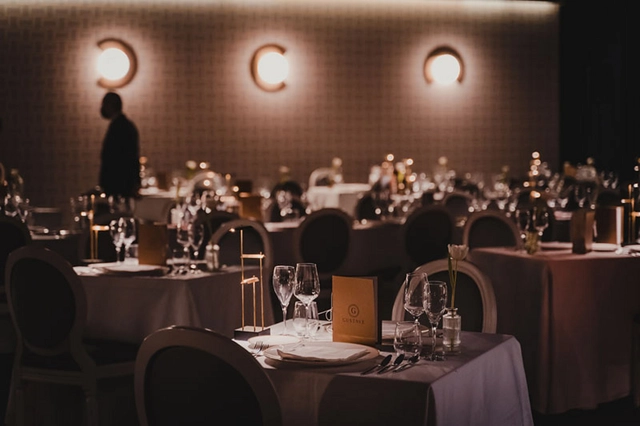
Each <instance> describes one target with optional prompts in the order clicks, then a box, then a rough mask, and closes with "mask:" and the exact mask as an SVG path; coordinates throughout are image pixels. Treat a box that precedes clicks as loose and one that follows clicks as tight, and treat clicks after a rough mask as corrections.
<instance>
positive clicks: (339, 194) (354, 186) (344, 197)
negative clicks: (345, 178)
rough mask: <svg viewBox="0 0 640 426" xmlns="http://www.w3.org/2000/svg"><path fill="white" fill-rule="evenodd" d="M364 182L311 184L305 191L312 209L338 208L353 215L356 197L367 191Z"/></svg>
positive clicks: (368, 188) (368, 187) (366, 185)
mask: <svg viewBox="0 0 640 426" xmlns="http://www.w3.org/2000/svg"><path fill="white" fill-rule="evenodd" d="M370 189H371V186H370V185H369V184H366V183H338V184H335V185H333V186H312V187H310V188H309V189H308V190H307V192H306V197H307V201H308V202H309V206H310V207H311V209H312V210H320V209H322V208H328V207H331V208H338V209H342V210H344V211H345V212H347V213H349V214H350V215H352V216H353V217H355V213H356V205H357V204H358V198H359V197H360V196H361V195H362V194H364V193H365V192H367V191H369V190H370Z"/></svg>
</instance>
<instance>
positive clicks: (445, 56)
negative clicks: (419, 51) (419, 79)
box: [424, 46, 464, 85]
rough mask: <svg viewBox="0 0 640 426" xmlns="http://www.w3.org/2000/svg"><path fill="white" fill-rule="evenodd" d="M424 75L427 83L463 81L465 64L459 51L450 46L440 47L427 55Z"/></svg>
mask: <svg viewBox="0 0 640 426" xmlns="http://www.w3.org/2000/svg"><path fill="white" fill-rule="evenodd" d="M424 77H425V78H426V79H427V83H438V84H443V85H445V84H451V83H453V82H455V81H458V82H461V81H462V78H463V77H464V65H463V63H462V58H460V55H459V54H458V52H456V51H455V50H453V49H452V48H450V47H446V46H443V47H438V48H437V49H435V50H433V51H432V52H431V53H429V55H428V56H427V60H426V61H425V63H424Z"/></svg>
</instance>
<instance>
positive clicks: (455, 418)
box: [240, 324, 533, 426]
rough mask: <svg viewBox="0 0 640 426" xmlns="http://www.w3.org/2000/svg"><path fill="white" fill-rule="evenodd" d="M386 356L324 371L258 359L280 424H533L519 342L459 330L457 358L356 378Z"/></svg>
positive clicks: (509, 337)
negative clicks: (280, 417)
mask: <svg viewBox="0 0 640 426" xmlns="http://www.w3.org/2000/svg"><path fill="white" fill-rule="evenodd" d="M281 326H282V324H277V325H276V326H274V327H272V334H277V333H278V332H279V330H281ZM240 343H241V344H243V345H246V342H240ZM387 353H388V352H384V351H383V352H381V356H380V357H378V358H377V359H375V360H370V361H364V362H361V363H356V364H353V365H348V366H343V367H324V368H321V367H316V368H313V367H299V366H293V365H291V366H289V365H283V364H282V363H277V362H275V363H274V361H272V360H268V359H265V357H259V358H258V359H259V361H260V362H261V364H262V365H263V366H264V368H266V369H267V373H268V375H269V377H270V378H271V380H272V381H273V383H274V385H275V388H276V391H277V393H278V396H279V398H280V402H281V405H282V409H283V417H284V424H285V425H302V424H303V425H305V426H312V425H356V424H361V425H391V424H396V425H437V426H448V425H451V426H464V425H474V426H482V425H487V426H496V425H509V426H519V425H533V419H532V415H531V407H530V404H529V394H528V391H527V383H526V379H525V374H524V368H523V365H522V356H521V353H520V344H519V343H518V341H517V340H516V339H515V338H513V337H512V336H507V335H498V334H482V333H470V332H463V333H462V348H461V352H460V353H459V354H456V355H449V356H448V357H447V359H446V360H445V361H442V362H429V361H425V360H421V361H419V363H418V364H416V365H415V366H414V367H412V368H410V369H408V370H406V371H403V372H400V373H386V374H381V375H378V374H375V373H374V374H369V375H365V376H362V375H361V374H360V372H361V371H363V370H365V369H366V368H367V367H369V366H372V365H374V364H376V363H377V362H379V361H380V360H381V359H382V355H386V354H387Z"/></svg>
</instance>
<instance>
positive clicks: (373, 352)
mask: <svg viewBox="0 0 640 426" xmlns="http://www.w3.org/2000/svg"><path fill="white" fill-rule="evenodd" d="M298 344H299V343H294V345H298ZM303 344H304V345H307V346H318V347H327V345H330V346H333V347H335V348H337V349H359V350H366V351H367V353H365V354H364V355H362V356H361V357H359V358H356V359H350V360H339V361H311V360H309V361H307V360H304V359H282V357H280V355H279V354H278V347H270V348H269V349H267V350H265V351H264V352H263V354H264V356H265V357H266V358H269V359H271V360H274V361H278V362H282V363H285V364H295V365H302V366H307V367H337V366H340V365H348V364H355V363H357V362H361V361H366V360H369V359H374V358H375V357H377V356H378V355H379V354H380V353H379V352H378V350H377V349H376V348H372V347H370V346H365V345H359V344H357V343H347V342H304V343H303ZM284 347H285V348H286V345H285V346H284ZM280 348H282V347H280Z"/></svg>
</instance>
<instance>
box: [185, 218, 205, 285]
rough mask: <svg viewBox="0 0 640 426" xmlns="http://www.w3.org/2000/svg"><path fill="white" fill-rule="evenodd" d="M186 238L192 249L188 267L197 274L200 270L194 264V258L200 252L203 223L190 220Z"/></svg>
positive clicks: (196, 257) (195, 258)
mask: <svg viewBox="0 0 640 426" xmlns="http://www.w3.org/2000/svg"><path fill="white" fill-rule="evenodd" d="M187 232H188V237H187V238H188V239H189V246H190V247H191V248H192V249H193V262H191V264H190V265H189V269H190V270H191V273H192V274H197V273H199V272H200V270H199V269H198V266H197V265H196V260H198V254H199V253H200V246H201V245H202V240H203V238H204V225H203V224H202V223H198V222H195V221H193V222H191V223H189V225H188V230H187Z"/></svg>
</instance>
